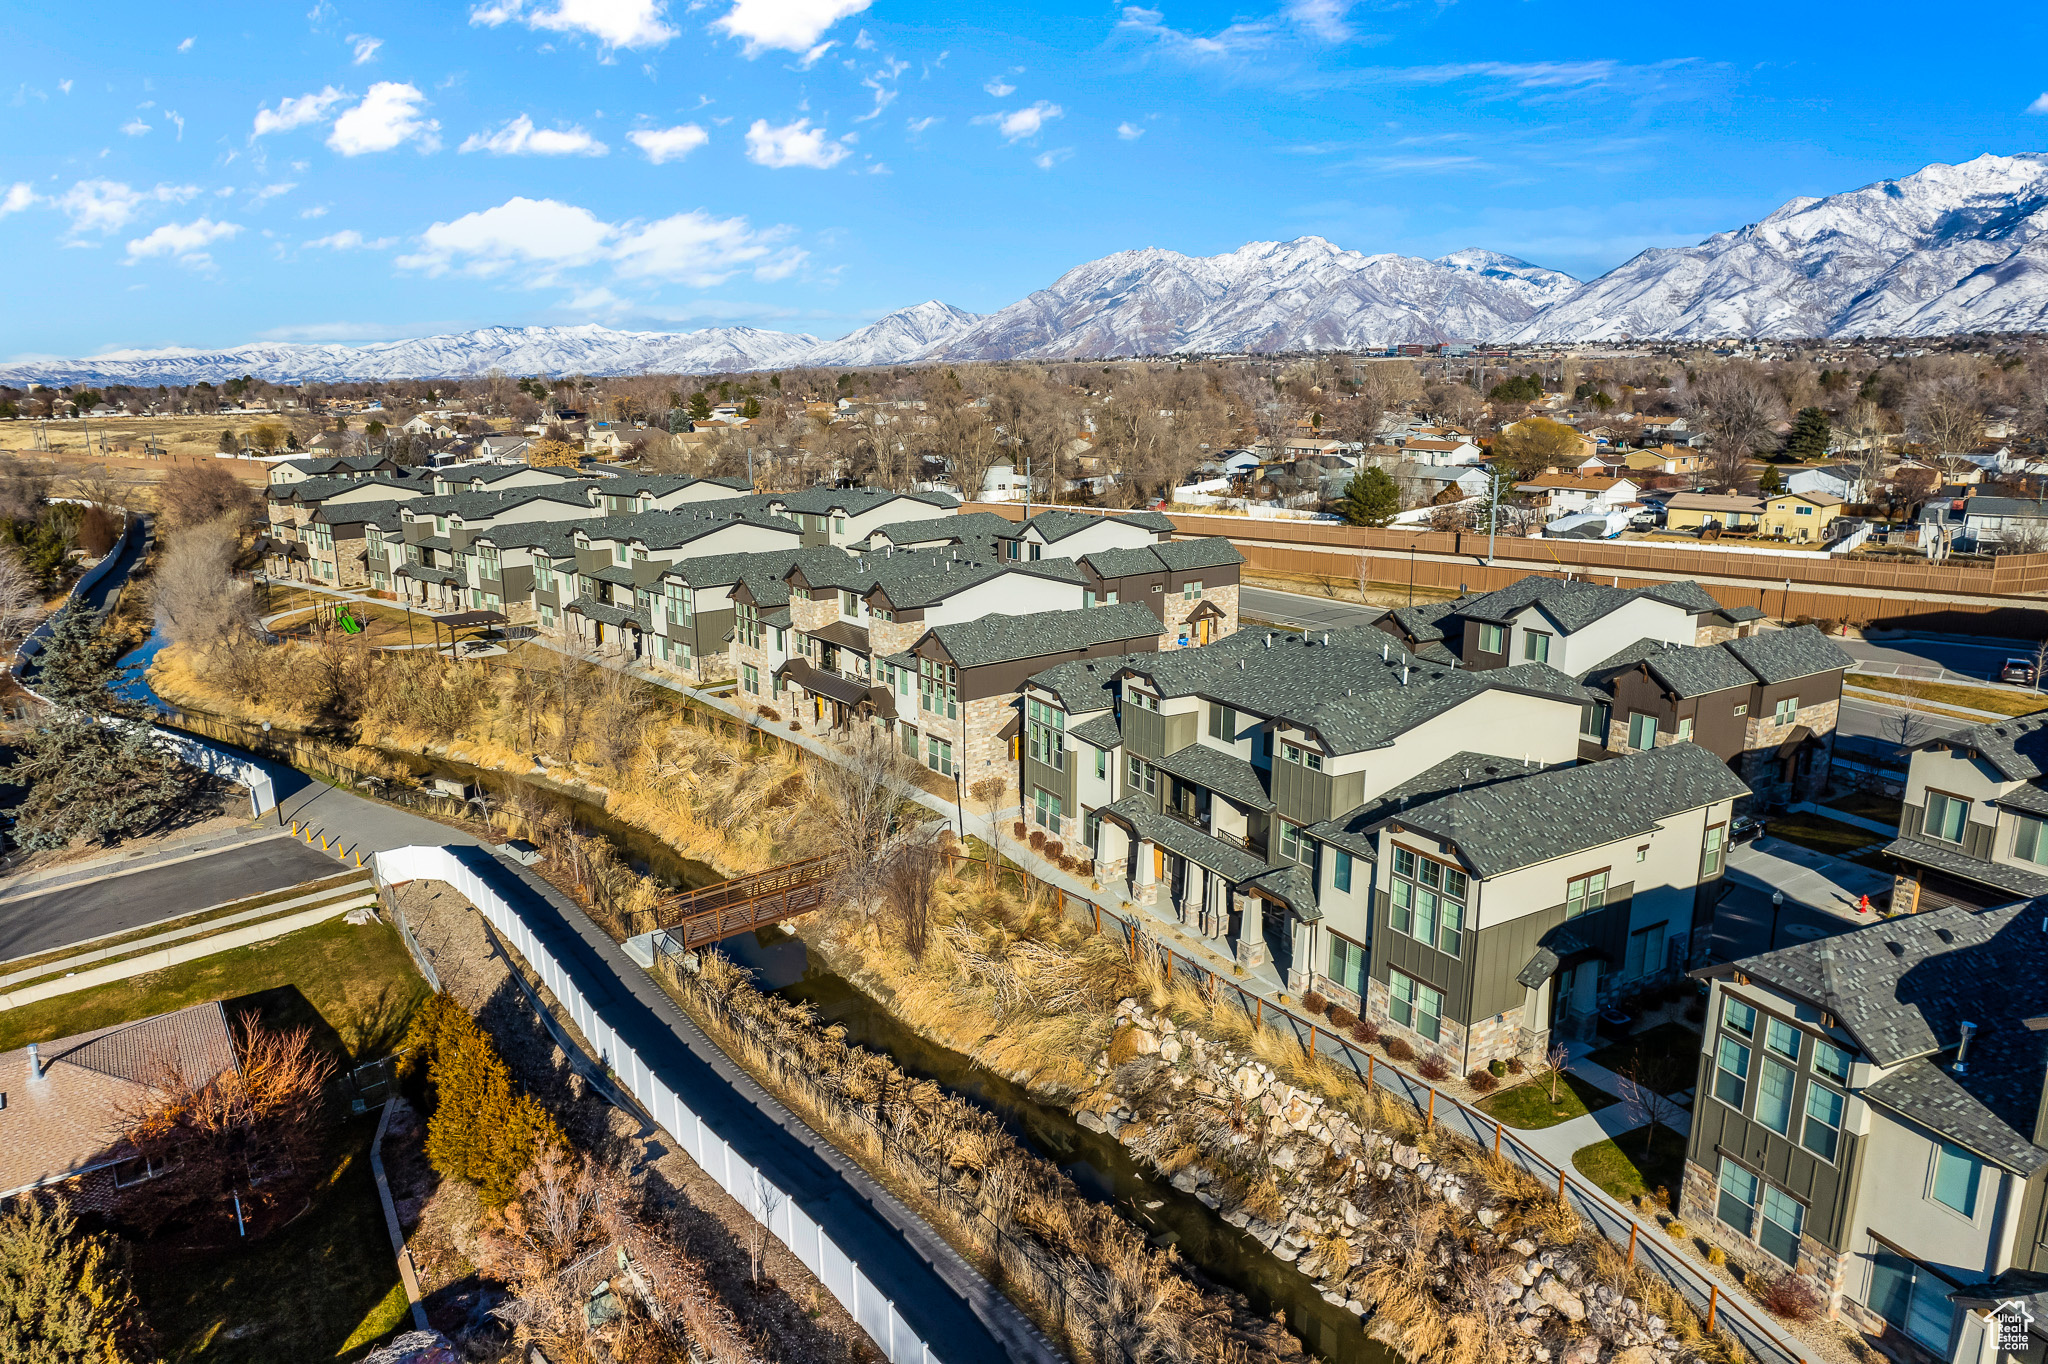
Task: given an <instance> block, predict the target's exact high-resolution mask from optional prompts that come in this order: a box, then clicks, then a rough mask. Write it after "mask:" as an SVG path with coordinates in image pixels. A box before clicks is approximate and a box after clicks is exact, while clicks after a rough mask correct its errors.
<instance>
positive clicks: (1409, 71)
mask: <svg viewBox="0 0 2048 1364" xmlns="http://www.w3.org/2000/svg"><path fill="white" fill-rule="evenodd" d="M1379 74H1381V75H1384V76H1388V77H1391V78H1392V79H1395V80H1404V81H1414V82H1417V83H1419V84H1422V85H1447V84H1449V83H1450V82H1452V81H1459V80H1470V79H1474V78H1478V77H1485V78H1486V79H1489V80H1496V81H1501V82H1504V83H1505V84H1508V85H1512V86H1514V87H1516V88H1517V89H1521V90H1565V89H1571V88H1573V87H1576V86H1584V85H1600V84H1604V83H1605V82H1607V81H1609V80H1611V79H1612V78H1614V77H1615V76H1617V75H1619V74H1621V66H1620V64H1619V63H1616V62H1613V61H1610V60H1607V59H1606V58H1597V59H1594V60H1591V61H1583V62H1461V63H1453V64H1448V65H1444V66H1411V67H1405V68H1398V69H1392V70H1386V69H1383V70H1382V71H1381V72H1380V73H1379Z"/></svg>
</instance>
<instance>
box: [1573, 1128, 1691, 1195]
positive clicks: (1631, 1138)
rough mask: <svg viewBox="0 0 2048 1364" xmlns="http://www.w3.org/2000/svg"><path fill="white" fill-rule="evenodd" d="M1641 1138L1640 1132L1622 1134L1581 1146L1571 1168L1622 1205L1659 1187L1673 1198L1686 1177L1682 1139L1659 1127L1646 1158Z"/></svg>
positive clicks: (1575, 1154)
mask: <svg viewBox="0 0 2048 1364" xmlns="http://www.w3.org/2000/svg"><path fill="white" fill-rule="evenodd" d="M1643 1137H1644V1134H1643V1132H1642V1131H1640V1130H1638V1131H1634V1132H1624V1133H1622V1134H1621V1136H1620V1137H1619V1138H1617V1139H1613V1140H1608V1141H1596V1142H1594V1143H1593V1144H1592V1145H1591V1146H1581V1147H1580V1148H1579V1149H1578V1151H1577V1152H1576V1153H1574V1154H1573V1156H1572V1168H1573V1169H1575V1170H1577V1171H1578V1172H1579V1173H1580V1174H1582V1175H1584V1176H1585V1177H1586V1178H1587V1179H1589V1180H1591V1181H1592V1182H1593V1183H1595V1184H1597V1185H1599V1186H1600V1187H1601V1188H1602V1189H1604V1190H1606V1191H1607V1193H1609V1194H1610V1195H1612V1196H1613V1197H1615V1198H1618V1199H1620V1200H1621V1201H1622V1202H1624V1203H1626V1202H1628V1201H1629V1200H1630V1199H1632V1198H1640V1197H1642V1196H1643V1195H1644V1194H1646V1193H1652V1192H1655V1191H1656V1190H1657V1189H1659V1188H1662V1189H1665V1190H1667V1191H1669V1192H1670V1193H1671V1194H1672V1196H1673V1197H1676V1196H1677V1193H1678V1186H1679V1185H1680V1184H1681V1183H1682V1182H1683V1181H1684V1178H1685V1138H1684V1137H1682V1136H1680V1135H1679V1134H1678V1133H1676V1132H1674V1131H1672V1130H1671V1129H1670V1128H1668V1127H1660V1128H1658V1129H1657V1136H1656V1139H1655V1140H1654V1141H1652V1142H1651V1143H1650V1150H1649V1154H1648V1155H1647V1156H1645V1155H1644V1153H1643Z"/></svg>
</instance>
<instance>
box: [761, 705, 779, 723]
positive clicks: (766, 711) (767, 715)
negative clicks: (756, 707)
mask: <svg viewBox="0 0 2048 1364" xmlns="http://www.w3.org/2000/svg"><path fill="white" fill-rule="evenodd" d="M761 718H762V719H763V720H780V719H781V718H782V712H781V711H779V710H777V709H775V707H773V706H763V707H761Z"/></svg>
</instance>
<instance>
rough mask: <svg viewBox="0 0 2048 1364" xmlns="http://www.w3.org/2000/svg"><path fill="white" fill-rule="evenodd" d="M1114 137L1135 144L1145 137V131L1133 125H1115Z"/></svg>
mask: <svg viewBox="0 0 2048 1364" xmlns="http://www.w3.org/2000/svg"><path fill="white" fill-rule="evenodd" d="M1116 135H1117V136H1118V137H1120V138H1122V139H1123V140H1124V141H1126V142H1136V141H1137V140H1138V139H1139V138H1141V137H1143V136H1144V135H1145V130H1144V129H1143V128H1140V127H1139V126H1138V125H1137V124H1135V123H1119V124H1117V125H1116Z"/></svg>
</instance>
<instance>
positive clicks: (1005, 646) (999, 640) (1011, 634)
mask: <svg viewBox="0 0 2048 1364" xmlns="http://www.w3.org/2000/svg"><path fill="white" fill-rule="evenodd" d="M926 634H927V637H928V638H931V639H935V640H937V641H938V644H939V647H940V648H942V649H944V650H945V652H946V656H947V657H948V658H950V659H952V660H953V662H954V664H955V665H956V666H958V667H962V668H979V667H984V666H986V665H988V664H991V663H1010V662H1016V661H1018V660H1022V659H1027V658H1044V657H1046V656H1047V655H1050V654H1064V653H1074V652H1077V651H1079V650H1082V649H1093V648H1097V647H1099V646H1101V645H1104V644H1117V643H1125V642H1128V641H1131V640H1138V639H1151V638H1156V637H1157V636H1158V634H1159V617H1157V616H1155V615H1153V614H1152V612H1151V610H1150V609H1149V608H1147V607H1144V606H1140V605H1139V604H1138V603H1136V602H1118V603H1117V604H1116V605H1114V606H1097V607H1094V608H1091V609H1088V610H1082V611H1038V612H1034V613H1032V614H1031V615H1026V616H983V617H982V618H981V619H980V620H969V621H960V622H958V623H955V624H951V625H936V626H933V627H932V628H931V629H930V630H929V631H927V632H926Z"/></svg>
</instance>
